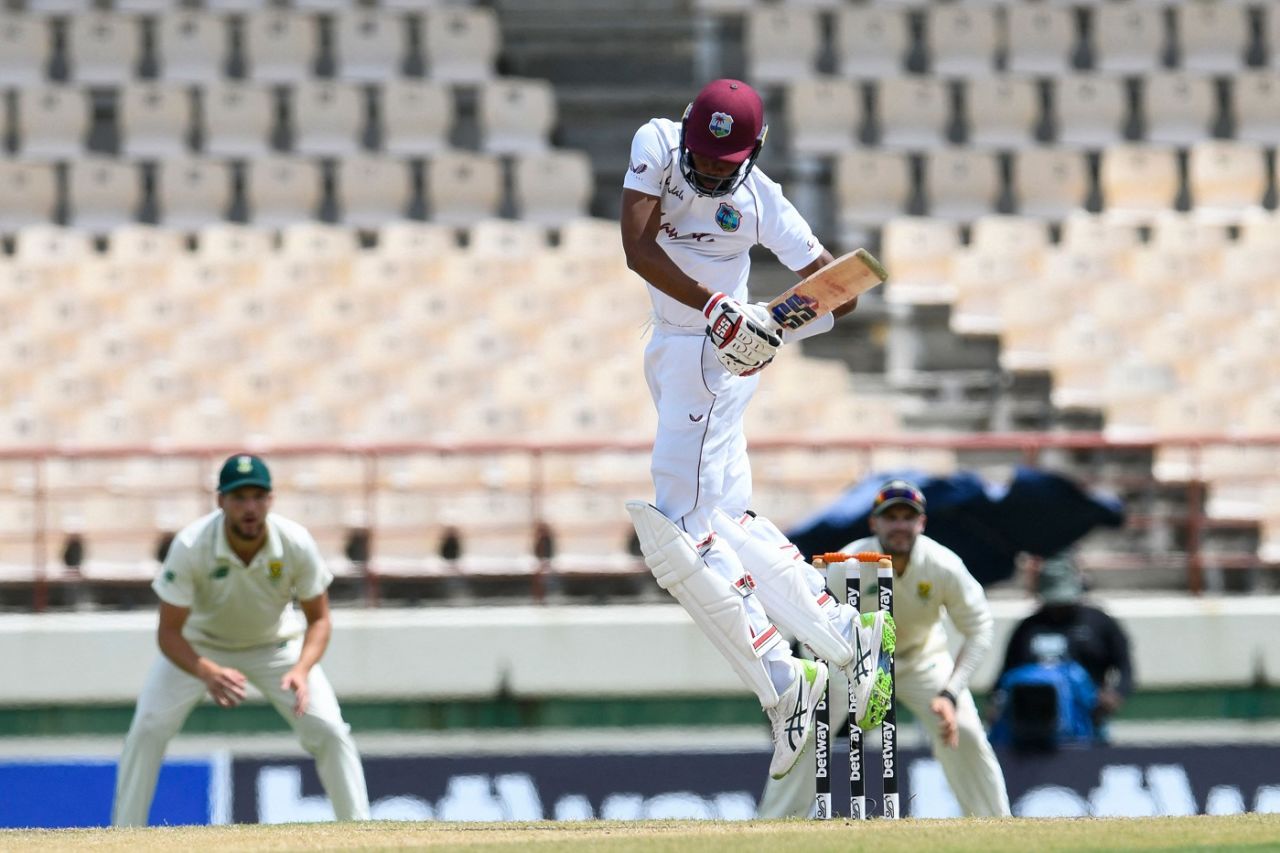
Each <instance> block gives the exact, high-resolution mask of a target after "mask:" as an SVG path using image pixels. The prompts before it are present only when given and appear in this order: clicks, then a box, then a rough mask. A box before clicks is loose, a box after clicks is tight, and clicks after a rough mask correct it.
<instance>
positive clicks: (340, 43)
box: [332, 4, 409, 83]
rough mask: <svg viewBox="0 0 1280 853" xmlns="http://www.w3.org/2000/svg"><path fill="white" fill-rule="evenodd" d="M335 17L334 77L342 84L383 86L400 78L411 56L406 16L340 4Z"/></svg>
mask: <svg viewBox="0 0 1280 853" xmlns="http://www.w3.org/2000/svg"><path fill="white" fill-rule="evenodd" d="M340 6H342V7H345V8H340V9H339V10H337V13H336V14H335V15H334V16H333V19H332V20H333V58H334V66H335V67H334V73H335V76H337V78H338V79H339V80H349V81H352V82H359V83H381V82H382V81H384V80H391V79H394V78H396V77H399V76H400V73H401V71H402V70H403V68H404V65H405V57H406V54H407V52H408V32H409V30H408V27H407V26H406V25H405V20H404V17H403V16H402V15H398V14H395V13H392V12H388V11H385V10H382V9H369V8H350V7H349V6H347V4H340Z"/></svg>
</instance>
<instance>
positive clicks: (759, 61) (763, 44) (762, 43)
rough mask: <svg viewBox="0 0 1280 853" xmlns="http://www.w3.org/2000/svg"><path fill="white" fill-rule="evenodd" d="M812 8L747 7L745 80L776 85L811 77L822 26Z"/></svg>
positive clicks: (815, 68) (816, 57)
mask: <svg viewBox="0 0 1280 853" xmlns="http://www.w3.org/2000/svg"><path fill="white" fill-rule="evenodd" d="M819 23H820V22H819V20H818V13H817V12H815V11H813V10H811V9H801V8H797V7H794V6H792V7H786V8H783V7H779V6H765V5H760V6H754V7H752V8H751V9H748V10H747V14H746V22H745V26H746V35H745V36H744V39H743V48H742V49H743V51H744V53H745V54H746V63H747V79H749V80H751V81H752V82H753V83H755V84H757V85H764V86H768V85H776V84H782V83H786V82H787V81H788V80H800V79H804V78H808V77H812V76H813V75H814V73H815V72H816V71H817V70H818V53H819V51H820V50H821V49H822V29H821V27H820V26H819Z"/></svg>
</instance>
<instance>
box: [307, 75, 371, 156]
mask: <svg viewBox="0 0 1280 853" xmlns="http://www.w3.org/2000/svg"><path fill="white" fill-rule="evenodd" d="M289 106H290V109H289V114H290V118H291V121H290V124H291V127H292V130H293V149H294V150H295V151H296V152H297V153H299V154H304V155H307V156H312V157H344V156H347V155H349V154H354V153H355V152H356V151H357V150H359V148H360V147H361V142H362V141H363V138H364V126H365V98H364V93H363V92H362V91H361V90H360V89H359V88H358V87H357V86H356V85H355V84H352V83H343V82H339V81H336V80H308V81H305V82H302V83H298V84H297V85H296V86H294V87H293V89H292V92H291V93H290V99H289Z"/></svg>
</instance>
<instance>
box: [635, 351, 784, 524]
mask: <svg viewBox="0 0 1280 853" xmlns="http://www.w3.org/2000/svg"><path fill="white" fill-rule="evenodd" d="M644 375H645V379H646V380H647V382H648V383H649V393H650V394H651V395H652V396H653V403H654V406H656V407H657V410H658V433H657V436H656V437H655V438H654V441H653V458H652V463H651V465H650V471H651V473H652V475H653V487H654V492H655V500H656V502H655V504H654V505H655V506H657V508H658V510H659V511H660V512H661V513H662V514H663V515H665V516H666V517H667V518H669V519H671V520H672V521H674V522H676V523H677V524H679V525H681V526H682V527H683V528H684V529H685V530H686V531H687V532H688V533H689V534H690V535H691V536H693V538H694V539H695V540H701V539H702V538H703V537H705V536H706V535H707V534H708V533H710V532H711V510H712V509H713V508H717V507H718V508H720V509H722V510H724V512H726V513H727V514H728V515H729V516H731V517H736V516H739V515H741V514H742V513H743V512H745V511H746V510H747V509H748V508H749V505H750V503H751V465H750V463H749V462H748V460H747V439H746V437H745V436H744V435H743V433H742V416H743V414H744V413H745V412H746V410H747V404H748V403H750V402H751V396H752V395H753V394H754V393H755V390H756V386H757V385H759V377H758V376H746V377H743V376H733V375H732V374H730V373H729V372H728V371H727V370H725V369H724V366H723V365H721V364H720V362H719V361H717V360H716V357H715V353H714V352H713V351H712V348H711V343H710V341H709V340H708V339H707V337H706V335H702V334H676V333H674V332H670V331H666V330H664V329H662V328H661V327H656V328H655V329H654V332H653V337H652V338H651V339H650V340H649V345H648V346H647V347H646V348H645V358H644Z"/></svg>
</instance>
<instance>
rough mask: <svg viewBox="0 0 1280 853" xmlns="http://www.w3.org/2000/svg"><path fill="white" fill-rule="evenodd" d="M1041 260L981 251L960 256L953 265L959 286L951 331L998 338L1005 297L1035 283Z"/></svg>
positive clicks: (953, 272)
mask: <svg viewBox="0 0 1280 853" xmlns="http://www.w3.org/2000/svg"><path fill="white" fill-rule="evenodd" d="M975 229H976V226H975ZM1038 260H1039V258H1038V257H1035V258H1034V259H1032V258H1029V257H1028V256H1026V255H1021V254H1016V253H1014V252H1011V251H1008V252H1002V251H993V250H982V249H977V248H970V249H969V250H968V251H963V252H959V253H957V255H956V257H955V260H954V261H953V263H952V266H951V282H952V285H953V286H954V287H955V299H954V301H953V302H952V305H951V317H950V324H951V330H952V331H954V332H955V333H956V334H960V335H998V334H999V333H1000V331H1001V330H1002V328H1003V322H1002V320H1001V316H1000V300H1001V297H1002V294H1003V293H1004V291H1005V290H1008V289H1010V288H1014V287H1025V286H1026V283H1027V281H1029V280H1034V279H1035V275H1036V273H1037V266H1038Z"/></svg>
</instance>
